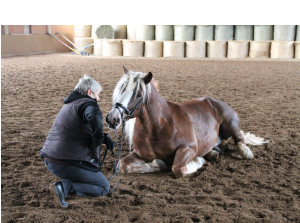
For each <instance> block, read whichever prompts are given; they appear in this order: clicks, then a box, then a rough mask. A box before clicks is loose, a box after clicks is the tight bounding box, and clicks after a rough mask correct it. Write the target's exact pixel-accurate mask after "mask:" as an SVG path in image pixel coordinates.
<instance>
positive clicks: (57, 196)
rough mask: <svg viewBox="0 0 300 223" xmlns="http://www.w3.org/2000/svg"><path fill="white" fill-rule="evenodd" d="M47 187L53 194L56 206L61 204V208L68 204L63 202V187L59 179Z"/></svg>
mask: <svg viewBox="0 0 300 223" xmlns="http://www.w3.org/2000/svg"><path fill="white" fill-rule="evenodd" d="M49 189H50V191H51V192H52V193H53V195H54V201H55V203H56V205H57V206H61V207H63V208H66V207H68V206H69V204H68V203H67V202H65V198H64V197H65V196H64V192H63V187H62V183H61V182H60V181H58V182H55V183H53V184H50V186H49Z"/></svg>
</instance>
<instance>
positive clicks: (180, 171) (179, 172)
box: [172, 157, 205, 178]
mask: <svg viewBox="0 0 300 223" xmlns="http://www.w3.org/2000/svg"><path fill="white" fill-rule="evenodd" d="M204 163H205V159H203V158H202V157H195V158H194V159H193V160H192V161H191V162H189V163H188V164H186V165H184V166H177V165H173V167H172V171H173V173H174V175H175V177H176V178H182V177H184V176H186V175H188V174H191V173H194V172H196V171H197V170H198V169H200V168H201V167H202V165H203V164H204Z"/></svg>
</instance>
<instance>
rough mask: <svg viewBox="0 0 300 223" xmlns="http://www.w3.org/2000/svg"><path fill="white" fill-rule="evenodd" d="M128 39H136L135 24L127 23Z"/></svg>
mask: <svg viewBox="0 0 300 223" xmlns="http://www.w3.org/2000/svg"><path fill="white" fill-rule="evenodd" d="M127 39H131V40H135V25H127Z"/></svg>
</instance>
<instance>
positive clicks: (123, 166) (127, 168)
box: [119, 160, 132, 173]
mask: <svg viewBox="0 0 300 223" xmlns="http://www.w3.org/2000/svg"><path fill="white" fill-rule="evenodd" d="M131 168H132V165H131V164H126V163H124V162H122V160H121V161H120V166H119V170H120V172H121V173H130V170H131Z"/></svg>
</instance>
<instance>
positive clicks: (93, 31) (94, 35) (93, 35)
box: [91, 25, 101, 39]
mask: <svg viewBox="0 0 300 223" xmlns="http://www.w3.org/2000/svg"><path fill="white" fill-rule="evenodd" d="M99 26H101V25H92V29H91V37H92V38H95V39H98V37H97V36H96V33H95V31H96V29H97V27H99Z"/></svg>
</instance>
